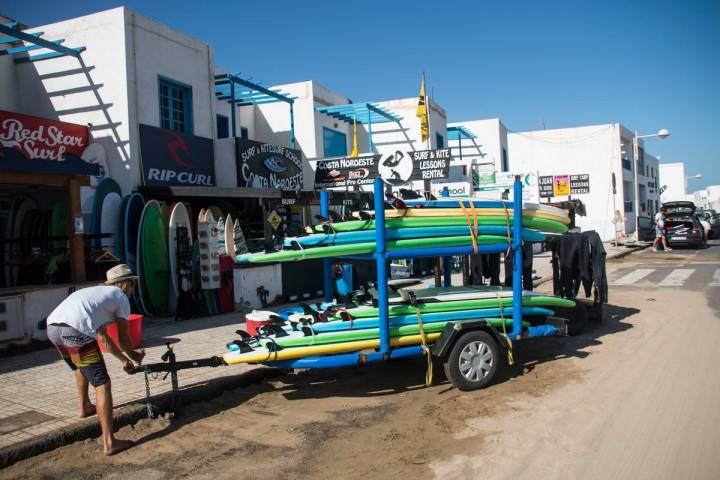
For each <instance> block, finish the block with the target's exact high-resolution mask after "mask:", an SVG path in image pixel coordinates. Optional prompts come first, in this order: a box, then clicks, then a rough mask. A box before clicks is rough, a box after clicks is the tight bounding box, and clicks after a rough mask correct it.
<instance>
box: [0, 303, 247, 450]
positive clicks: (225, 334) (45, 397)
mask: <svg viewBox="0 0 720 480" xmlns="http://www.w3.org/2000/svg"><path fill="white" fill-rule="evenodd" d="M242 321H243V318H242V315H241V314H226V315H222V316H216V317H209V318H201V319H196V320H188V321H182V322H174V321H168V320H154V321H153V320H150V321H147V320H146V321H145V324H144V326H143V347H144V348H145V350H146V357H145V363H156V362H160V361H161V360H160V356H161V355H162V354H163V353H164V352H165V343H166V342H170V343H173V345H174V347H175V352H176V355H177V357H178V360H189V359H193V358H206V357H210V356H212V355H218V354H222V352H223V350H224V345H225V344H226V343H227V342H228V341H230V340H232V339H233V338H236V337H237V335H236V334H235V330H237V329H238V328H241V325H240V322H242ZM105 359H106V362H107V366H108V371H109V372H110V377H111V379H112V391H113V399H114V403H115V405H116V406H122V405H126V404H128V403H131V402H139V401H144V398H145V381H144V375H127V374H126V373H125V372H123V370H122V367H121V365H120V362H118V361H117V360H116V359H115V358H113V357H112V356H110V355H106V356H105ZM253 368H257V366H253V365H247V366H245V365H235V366H232V367H217V368H197V369H190V370H183V371H182V372H181V373H180V386H181V388H188V387H193V386H198V385H202V384H208V383H209V382H211V381H212V380H214V379H218V378H221V377H225V376H228V375H237V374H240V373H243V372H245V371H248V370H251V369H253ZM0 385H2V388H0V450H1V449H2V448H3V447H7V446H10V445H13V444H17V443H19V442H23V441H26V440H32V439H33V438H34V437H39V436H43V435H46V434H48V433H50V432H53V431H54V430H58V429H62V428H64V427H68V426H73V425H77V424H80V423H82V424H87V421H86V420H81V419H79V418H78V417H77V410H78V397H77V391H76V389H75V382H74V379H73V375H72V372H71V371H70V369H68V367H67V365H66V364H65V362H63V361H62V360H60V358H59V356H58V354H57V352H56V351H55V349H54V348H45V349H42V350H36V351H33V352H28V353H24V354H21V355H16V356H13V357H7V358H2V359H0ZM150 388H151V391H152V394H153V395H157V394H161V393H164V392H168V391H170V390H171V385H170V378H169V377H168V378H167V379H166V380H162V377H160V378H157V379H154V380H152V381H151V382H150ZM90 390H91V398H93V402H94V397H93V392H92V390H93V389H92V388H91V389H90ZM92 418H96V417H92Z"/></svg>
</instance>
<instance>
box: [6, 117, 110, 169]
mask: <svg viewBox="0 0 720 480" xmlns="http://www.w3.org/2000/svg"><path fill="white" fill-rule="evenodd" d="M88 143H89V133H88V127H86V126H84V125H76V124H74V123H67V122H60V121H58V120H51V119H49V118H42V117H34V116H31V115H22V114H20V113H14V112H7V111H4V110H0V144H2V150H0V170H3V171H10V172H42V173H58V174H64V175H96V176H99V175H101V174H102V167H101V166H100V165H98V164H94V163H89V162H86V161H84V160H83V159H82V154H83V152H84V151H85V149H86V148H87V146H88Z"/></svg>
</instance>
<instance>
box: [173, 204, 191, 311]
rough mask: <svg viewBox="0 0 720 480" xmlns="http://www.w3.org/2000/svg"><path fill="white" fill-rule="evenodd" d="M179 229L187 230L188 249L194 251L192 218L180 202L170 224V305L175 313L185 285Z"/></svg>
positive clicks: (174, 207) (175, 208)
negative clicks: (180, 264) (180, 261)
mask: <svg viewBox="0 0 720 480" xmlns="http://www.w3.org/2000/svg"><path fill="white" fill-rule="evenodd" d="M178 227H185V228H187V230H188V235H187V247H188V249H192V227H191V225H190V216H189V215H188V211H187V208H185V205H184V204H183V203H182V202H178V203H176V204H175V205H173V207H172V210H171V211H170V221H169V222H168V257H169V259H170V283H171V285H172V288H171V289H170V302H169V304H170V308H171V310H172V311H173V312H174V311H175V307H176V305H177V299H178V297H179V296H180V292H181V291H182V290H183V285H182V283H181V280H180V272H179V271H178V268H179V264H178V255H177V246H178V238H177V229H178Z"/></svg>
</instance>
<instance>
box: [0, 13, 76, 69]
mask: <svg viewBox="0 0 720 480" xmlns="http://www.w3.org/2000/svg"><path fill="white" fill-rule="evenodd" d="M0 34H3V35H7V36H4V37H0V55H17V54H21V53H27V52H32V51H34V50H42V49H47V50H52V51H51V52H48V53H41V54H39V55H28V56H19V57H16V58H14V60H13V61H14V62H15V63H26V62H36V61H38V60H47V59H49V58H58V57H64V56H66V55H69V56H71V57H76V58H78V57H80V53H81V52H82V51H84V50H85V47H76V48H69V47H65V46H63V45H62V44H63V43H64V42H65V39H64V38H62V39H58V40H45V39H44V38H41V37H42V36H43V35H44V32H34V33H27V32H24V31H22V30H21V29H20V27H19V26H18V23H17V22H9V23H0ZM23 41H24V42H28V43H30V44H31V45H24V44H19V43H20V42H23ZM18 44H19V45H18Z"/></svg>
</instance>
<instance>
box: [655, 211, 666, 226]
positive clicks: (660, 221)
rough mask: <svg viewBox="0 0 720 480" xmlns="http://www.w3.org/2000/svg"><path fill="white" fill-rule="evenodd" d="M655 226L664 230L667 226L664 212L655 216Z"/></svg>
mask: <svg viewBox="0 0 720 480" xmlns="http://www.w3.org/2000/svg"><path fill="white" fill-rule="evenodd" d="M655 225H657V226H658V227H660V228H663V227H664V226H665V215H663V214H662V212H658V213H656V214H655Z"/></svg>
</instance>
